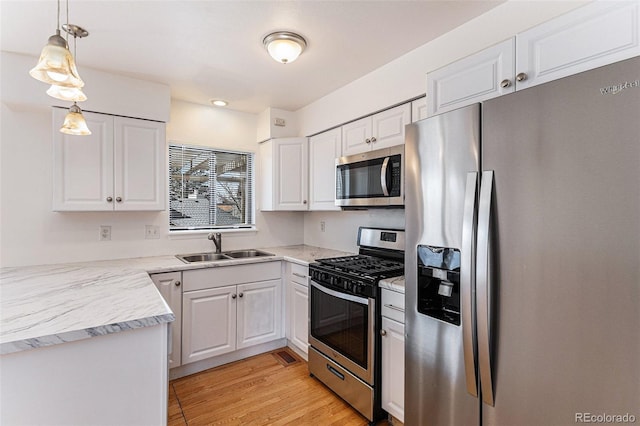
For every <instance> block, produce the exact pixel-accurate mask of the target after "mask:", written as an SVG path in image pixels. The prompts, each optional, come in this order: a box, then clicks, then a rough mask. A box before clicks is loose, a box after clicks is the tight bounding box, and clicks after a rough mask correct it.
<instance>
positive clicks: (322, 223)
mask: <svg viewBox="0 0 640 426" xmlns="http://www.w3.org/2000/svg"><path fill="white" fill-rule="evenodd" d="M324 228H325V226H324V220H323V221H321V222H320V232H324Z"/></svg>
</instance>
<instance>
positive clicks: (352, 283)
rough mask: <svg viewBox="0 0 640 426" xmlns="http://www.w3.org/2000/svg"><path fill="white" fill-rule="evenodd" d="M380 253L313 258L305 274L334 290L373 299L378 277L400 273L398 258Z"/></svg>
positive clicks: (400, 267)
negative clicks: (314, 260) (313, 261)
mask: <svg viewBox="0 0 640 426" xmlns="http://www.w3.org/2000/svg"><path fill="white" fill-rule="evenodd" d="M384 255H385V254H384V253H379V252H378V253H377V255H375V256H374V255H370V254H358V255H354V256H344V257H331V258H326V259H316V263H313V264H311V265H309V274H310V276H311V279H312V280H313V281H315V282H318V283H321V284H323V285H325V286H327V287H329V288H332V289H334V290H338V291H344V292H347V293H349V294H354V295H362V296H367V297H372V298H375V297H376V293H377V292H376V289H375V287H376V286H377V284H378V282H379V281H380V280H382V279H385V278H391V277H396V276H399V275H403V274H404V263H403V262H402V261H400V260H399V259H390V258H388V257H381V256H384ZM386 255H387V256H389V255H390V253H386ZM395 256H396V257H398V256H399V253H396V254H395Z"/></svg>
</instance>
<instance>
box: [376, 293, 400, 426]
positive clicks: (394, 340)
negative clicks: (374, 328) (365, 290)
mask: <svg viewBox="0 0 640 426" xmlns="http://www.w3.org/2000/svg"><path fill="white" fill-rule="evenodd" d="M380 334H381V335H382V392H381V393H382V408H383V409H384V410H386V411H387V413H389V414H391V415H392V416H393V417H395V418H396V419H398V420H400V421H401V422H404V294H402V293H397V292H393V291H390V290H385V289H383V290H382V329H381V331H380Z"/></svg>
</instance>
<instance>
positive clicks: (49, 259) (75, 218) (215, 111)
mask: <svg viewBox="0 0 640 426" xmlns="http://www.w3.org/2000/svg"><path fill="white" fill-rule="evenodd" d="M2 59H3V60H2V83H3V92H2V96H3V97H2V105H1V108H2V110H1V115H0V123H1V129H0V231H1V232H0V266H21V265H29V264H44V263H59V262H71V261H88V260H96V259H116V258H128V257H139V256H152V255H162V254H177V253H189V252H195V251H202V250H211V249H213V245H212V243H211V242H210V241H208V240H207V239H206V234H198V235H196V236H191V237H188V238H184V237H183V238H170V237H169V236H168V230H167V228H168V212H167V211H164V212H100V213H98V212H78V213H75V212H57V213H54V212H52V211H51V205H52V182H51V177H52V174H53V173H52V145H51V140H52V137H51V132H52V123H51V108H50V107H49V106H48V104H47V103H43V101H38V100H35V101H28V102H27V101H25V102H20V103H16V102H5V98H4V93H5V91H4V87H6V85H7V84H11V82H22V81H25V83H24V84H35V85H36V86H38V88H39V89H40V90H42V93H44V92H45V91H46V89H47V86H46V85H45V84H43V83H40V82H38V81H36V80H33V79H31V78H28V79H26V80H24V79H21V78H20V76H14V75H12V72H24V73H26V72H27V71H28V69H24V70H22V68H21V67H19V66H18V67H15V66H11V65H12V62H11V60H12V55H4V53H3V56H2ZM36 61H37V58H35V57H34V58H32V61H31V62H33V63H34V64H35V63H36ZM14 65H15V64H14ZM12 70H13V71H12ZM83 75H84V74H83ZM109 81H110V82H120V81H119V78H118V76H115V75H110V76H109ZM27 82H28V83H27ZM92 84H96V85H98V84H100V81H94V82H93V83H92ZM87 85H88V83H87ZM25 90H27V89H25ZM28 90H32V89H28ZM87 90H89V87H87ZM167 102H168V99H167ZM101 112H111V113H114V112H117V111H101ZM255 137H256V115H254V114H247V113H239V112H234V111H229V110H224V109H219V108H213V107H209V106H202V105H195V104H190V103H186V102H172V103H171V121H170V122H169V123H168V126H167V139H168V140H170V141H179V142H184V143H189V144H194V145H209V146H214V147H219V148H228V149H237V150H249V151H257V144H256V142H255ZM256 223H257V226H258V232H253V233H233V234H225V235H224V237H223V245H224V248H225V249H239V248H249V247H264V246H273V245H289V244H300V243H302V241H303V223H304V222H303V216H302V214H300V213H264V214H263V213H260V212H258V213H257V217H256ZM100 225H110V226H111V227H112V229H111V232H112V236H111V241H99V239H98V229H99V226H100ZM145 225H158V226H159V227H160V230H161V238H160V239H158V240H146V239H145V238H144V227H145Z"/></svg>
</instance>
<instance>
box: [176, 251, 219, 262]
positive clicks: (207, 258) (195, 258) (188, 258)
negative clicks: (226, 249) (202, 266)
mask: <svg viewBox="0 0 640 426" xmlns="http://www.w3.org/2000/svg"><path fill="white" fill-rule="evenodd" d="M176 257H177V258H178V259H180V260H182V261H183V262H184V263H194V262H211V261H213V260H231V258H230V257H227V256H225V255H224V254H222V253H193V254H178V255H176Z"/></svg>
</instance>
